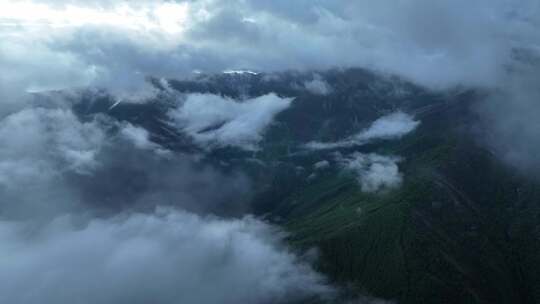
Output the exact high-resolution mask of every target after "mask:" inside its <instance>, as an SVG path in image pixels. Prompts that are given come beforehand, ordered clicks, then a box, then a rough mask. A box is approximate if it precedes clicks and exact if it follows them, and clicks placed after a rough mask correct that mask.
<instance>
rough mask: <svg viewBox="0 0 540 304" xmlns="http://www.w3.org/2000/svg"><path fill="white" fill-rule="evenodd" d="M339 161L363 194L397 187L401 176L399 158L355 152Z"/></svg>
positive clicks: (400, 181)
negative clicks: (351, 175) (356, 179)
mask: <svg viewBox="0 0 540 304" xmlns="http://www.w3.org/2000/svg"><path fill="white" fill-rule="evenodd" d="M339 161H340V162H341V163H342V164H343V166H344V168H345V169H347V170H351V171H353V172H354V173H355V174H356V175H357V177H358V182H359V183H360V186H361V188H362V191H364V192H377V191H380V190H385V189H392V188H396V187H399V186H400V185H401V183H402V180H403V176H402V174H401V173H400V172H399V167H398V165H397V163H398V162H399V161H400V158H399V157H394V156H382V155H378V154H373V153H371V154H362V153H359V152H355V153H353V154H351V155H349V156H347V157H345V158H340V159H339Z"/></svg>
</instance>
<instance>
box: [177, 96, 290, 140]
mask: <svg viewBox="0 0 540 304" xmlns="http://www.w3.org/2000/svg"><path fill="white" fill-rule="evenodd" d="M291 102H292V98H281V97H278V96H276V95H275V94H269V95H264V96H260V97H257V98H253V99H248V100H243V101H237V100H233V99H230V98H226V97H221V96H218V95H212V94H189V95H187V97H186V98H185V100H183V101H181V102H180V103H179V105H178V107H177V108H175V109H173V110H171V111H169V116H170V117H171V119H172V121H173V123H174V125H175V126H176V127H177V128H178V129H179V130H181V131H184V132H186V133H187V134H189V135H190V136H191V137H192V138H193V139H194V141H195V142H196V143H197V144H198V145H200V146H202V147H204V148H213V147H226V146H233V147H239V148H242V149H245V150H256V149H257V143H258V142H259V141H260V140H261V139H262V135H263V133H264V131H265V130H266V128H267V127H268V126H269V125H270V124H271V123H272V120H273V118H274V116H275V115H276V114H278V113H279V112H281V111H283V110H285V109H287V108H288V107H289V106H290V104H291Z"/></svg>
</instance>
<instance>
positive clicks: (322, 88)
mask: <svg viewBox="0 0 540 304" xmlns="http://www.w3.org/2000/svg"><path fill="white" fill-rule="evenodd" d="M304 88H305V89H306V90H307V91H308V92H310V93H312V94H315V95H328V94H330V92H332V87H331V86H330V85H329V84H328V82H326V81H325V80H324V79H321V77H320V76H315V77H314V78H313V79H312V80H310V81H306V82H304Z"/></svg>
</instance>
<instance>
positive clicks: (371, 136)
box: [305, 111, 420, 150]
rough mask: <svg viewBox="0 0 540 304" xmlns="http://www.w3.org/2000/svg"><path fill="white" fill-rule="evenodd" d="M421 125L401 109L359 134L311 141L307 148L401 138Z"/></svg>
mask: <svg viewBox="0 0 540 304" xmlns="http://www.w3.org/2000/svg"><path fill="white" fill-rule="evenodd" d="M419 125H420V122H419V121H416V120H414V118H413V117H412V116H410V115H408V114H406V113H403V112H401V111H398V112H394V113H391V114H388V115H384V116H382V117H380V118H378V119H377V120H375V121H374V122H373V123H371V125H370V126H369V127H368V128H367V129H364V130H362V131H360V132H359V133H358V134H356V135H353V136H351V137H349V138H347V139H344V140H341V141H337V142H317V141H314V142H309V143H307V144H306V145H305V147H306V148H308V149H312V150H325V149H336V148H344V147H353V146H356V145H363V144H366V143H368V142H370V141H373V140H378V139H384V140H390V139H399V138H401V137H403V136H405V135H407V134H409V133H411V132H412V131H414V130H415V129H416V128H417V127H418V126H419Z"/></svg>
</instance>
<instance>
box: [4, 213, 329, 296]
mask: <svg viewBox="0 0 540 304" xmlns="http://www.w3.org/2000/svg"><path fill="white" fill-rule="evenodd" d="M282 237H283V234H282V233H281V232H280V231H279V230H277V229H276V228H274V227H271V226H269V225H266V224H264V223H262V222H260V221H257V220H255V219H252V218H244V219H238V220H221V219H217V218H206V217H199V216H196V215H193V214H189V213H185V212H177V211H172V210H167V209H161V210H158V211H157V213H155V214H133V215H129V216H118V217H115V218H111V219H93V220H90V221H89V222H87V223H85V224H74V219H73V218H71V217H69V216H68V217H60V218H57V219H55V220H54V221H52V222H51V223H49V224H47V225H46V226H44V227H40V228H39V229H38V230H33V229H32V228H31V227H27V226H25V225H24V224H21V223H17V222H9V221H0V241H1V242H2V244H3V245H2V247H1V248H0V256H2V259H1V260H0V267H1V268H2V273H1V274H0V282H2V284H0V301H1V302H3V303H21V304H33V303H36V304H37V303H39V304H53V303H88V304H113V303H114V304H123V303H150V302H151V303H160V304H168V303H171V304H172V303H201V304H205V303H231V304H232V303H283V302H287V303H290V302H294V301H297V300H302V299H306V298H310V297H318V296H325V295H326V296H328V295H330V294H331V293H332V289H331V288H329V287H328V286H327V285H325V281H324V279H323V278H322V277H321V276H320V275H319V274H317V273H315V272H314V271H313V270H312V269H311V268H310V267H309V266H308V265H307V264H304V262H302V261H300V260H299V259H298V258H297V257H296V256H295V255H294V254H292V253H291V252H289V251H287V250H286V249H285V248H283V247H282V245H281V243H282Z"/></svg>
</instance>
